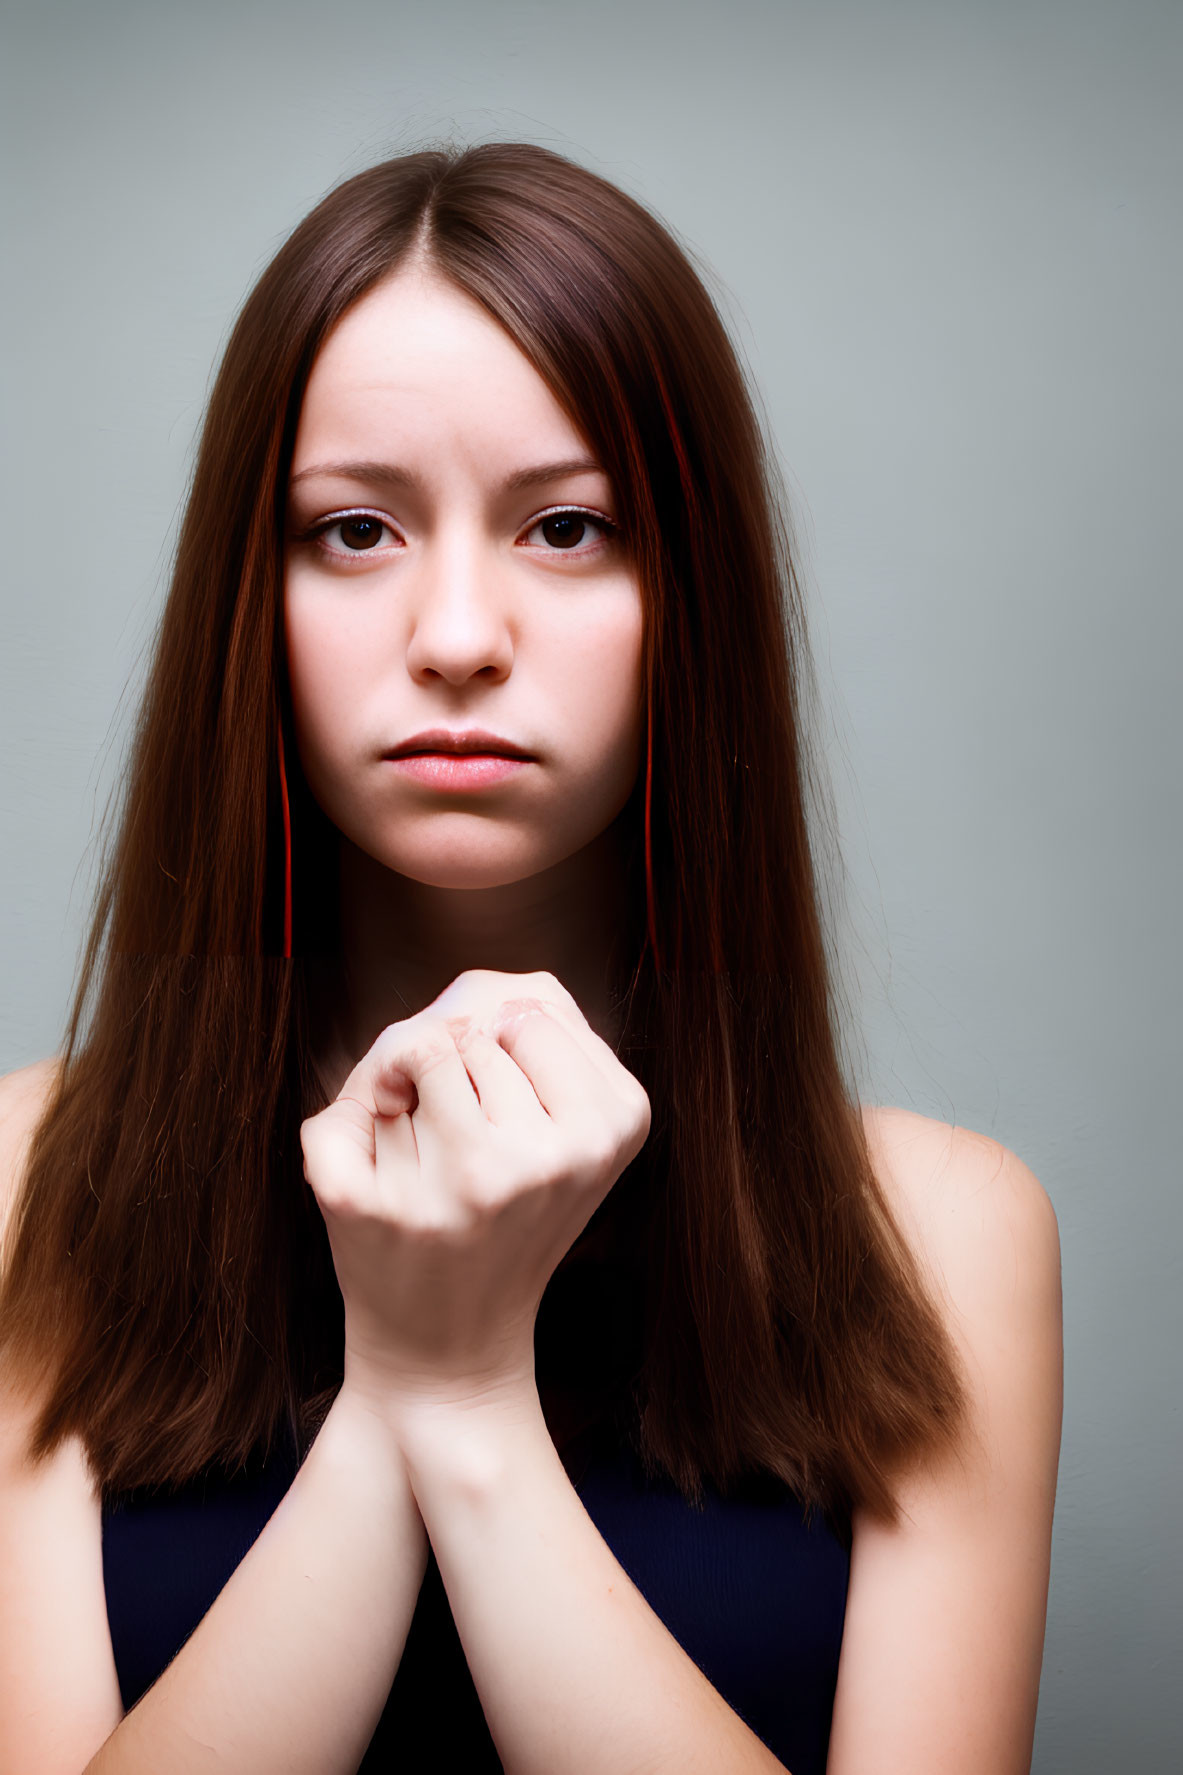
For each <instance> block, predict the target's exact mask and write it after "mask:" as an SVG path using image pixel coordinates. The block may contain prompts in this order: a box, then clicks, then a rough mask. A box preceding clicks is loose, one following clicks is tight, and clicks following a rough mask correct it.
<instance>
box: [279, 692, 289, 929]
mask: <svg viewBox="0 0 1183 1775" xmlns="http://www.w3.org/2000/svg"><path fill="white" fill-rule="evenodd" d="M277 731H278V734H279V799H280V803H281V805H282V807H283V953H284V959H285V961H288V960H290V959H291V954H292V815H291V809H290V808H289V806H288V773H287V768H286V766H285V764H284V756H283V722H282V721H281V722H280V724H279V727H278V729H277Z"/></svg>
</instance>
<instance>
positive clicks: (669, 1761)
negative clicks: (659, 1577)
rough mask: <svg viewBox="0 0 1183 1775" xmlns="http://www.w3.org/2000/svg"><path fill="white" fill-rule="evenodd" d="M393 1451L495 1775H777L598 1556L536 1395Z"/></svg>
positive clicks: (408, 1437)
mask: <svg viewBox="0 0 1183 1775" xmlns="http://www.w3.org/2000/svg"><path fill="white" fill-rule="evenodd" d="M399 1436H400V1439H401V1441H402V1444H403V1446H404V1449H405V1452H406V1456H407V1465H408V1471H409V1473H410V1477H411V1484H412V1486H413V1487H414V1490H415V1495H416V1497H417V1499H418V1502H419V1508H420V1510H421V1511H422V1513H423V1520H424V1522H425V1523H426V1525H427V1532H428V1534H429V1535H430V1537H431V1544H432V1548H433V1551H434V1553H435V1557H436V1560H437V1562H438V1564H439V1568H440V1575H441V1577H442V1578H443V1581H444V1586H445V1588H446V1590H447V1593H448V1600H449V1602H450V1604H451V1608H452V1615H453V1617H454V1619H455V1622H456V1627H457V1631H458V1632H459V1635H460V1639H461V1642H462V1644H463V1647H464V1652H465V1656H466V1658H467V1660H468V1666H469V1669H470V1671H471V1673H472V1678H473V1681H474V1683H475V1685H476V1688H477V1692H478V1694H479V1695H480V1698H481V1703H482V1705H483V1707H484V1711H485V1718H486V1719H487V1721H488V1723H489V1729H490V1731H491V1732H492V1735H493V1738H494V1741H495V1743H496V1745H497V1749H498V1752H499V1754H500V1756H501V1759H502V1762H503V1764H504V1767H505V1770H506V1775H554V1771H555V1770H556V1769H561V1770H562V1771H563V1772H564V1775H630V1772H633V1771H642V1770H643V1771H645V1775H658V1772H660V1771H665V1770H668V1771H670V1775H674V1772H675V1771H676V1772H677V1775H716V1772H717V1771H718V1770H720V1769H726V1770H728V1771H729V1775H772V1772H773V1771H780V1772H781V1775H783V1764H781V1763H780V1762H779V1761H778V1760H777V1759H776V1758H775V1757H774V1756H773V1754H772V1752H771V1751H770V1750H768V1749H767V1747H766V1746H765V1745H764V1744H763V1743H762V1742H761V1741H760V1739H758V1738H757V1737H756V1735H755V1733H754V1732H752V1731H751V1730H750V1729H749V1728H748V1726H747V1725H745V1724H744V1722H743V1720H741V1719H740V1717H739V1715H738V1714H737V1713H735V1712H734V1711H733V1709H732V1708H730V1707H729V1706H728V1704H727V1703H726V1702H725V1701H724V1700H723V1698H722V1696H721V1695H720V1694H719V1693H718V1691H717V1690H716V1689H715V1688H714V1687H713V1686H712V1685H711V1684H710V1682H708V1680H707V1678H706V1677H705V1676H704V1675H703V1674H702V1672H701V1671H700V1670H699V1668H698V1666H697V1665H696V1664H695V1663H694V1661H693V1659H691V1658H690V1657H689V1656H688V1655H687V1653H686V1652H684V1651H683V1650H682V1648H681V1646H680V1645H679V1644H678V1642H677V1640H676V1639H674V1637H673V1635H672V1634H671V1633H670V1632H669V1631H668V1629H667V1628H666V1627H665V1625H664V1623H663V1622H662V1621H661V1620H660V1619H659V1618H658V1616H657V1615H656V1614H654V1612H653V1610H652V1609H651V1608H650V1606H649V1604H648V1603H647V1602H646V1601H645V1598H644V1597H643V1596H642V1595H641V1593H640V1591H639V1590H638V1589H637V1588H636V1587H635V1585H634V1584H633V1583H632V1580H631V1579H630V1578H629V1577H628V1575H627V1573H626V1572H625V1571H624V1569H623V1568H622V1567H621V1565H620V1564H619V1563H618V1561H617V1559H616V1557H615V1555H614V1554H613V1553H612V1551H611V1549H610V1548H609V1547H608V1545H607V1543H606V1542H605V1541H604V1540H603V1538H602V1536H601V1535H600V1532H599V1530H598V1529H597V1528H596V1526H595V1524H594V1523H593V1522H592V1520H591V1518H590V1517H589V1516H588V1514H587V1512H586V1511H585V1509H584V1507H583V1505H582V1503H581V1502H580V1500H579V1496H578V1494H577V1493H576V1492H575V1490H574V1489H573V1487H572V1485H571V1482H570V1480H569V1479H568V1477H567V1474H566V1472H565V1470H564V1468H563V1464H562V1462H561V1461H560V1459H559V1456H558V1453H557V1452H556V1450H555V1447H554V1444H553V1443H552V1441H551V1439H550V1436H549V1433H548V1431H547V1428H546V1423H545V1419H544V1418H543V1415H542V1411H541V1407H540V1406H539V1405H538V1403H537V1395H534V1397H533V1399H532V1400H531V1398H530V1397H529V1396H528V1395H525V1396H523V1398H522V1400H520V1401H518V1402H516V1403H514V1404H509V1405H505V1406H502V1405H499V1406H497V1407H495V1408H489V1407H469V1406H453V1407H451V1408H449V1409H448V1410H442V1409H440V1408H433V1409H429V1410H419V1411H409V1412H408V1411H404V1412H403V1414H402V1416H401V1419H400V1422H399Z"/></svg>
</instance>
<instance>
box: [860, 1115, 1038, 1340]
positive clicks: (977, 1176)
mask: <svg viewBox="0 0 1183 1775" xmlns="http://www.w3.org/2000/svg"><path fill="white" fill-rule="evenodd" d="M862 1115H863V1125H864V1127H865V1129H866V1134H867V1147H868V1151H869V1153H870V1156H871V1162H872V1166H873V1168H874V1171H875V1174H876V1177H877V1179H878V1181H879V1185H880V1188H881V1190H882V1192H883V1195H884V1198H885V1200H886V1202H887V1205H888V1208H889V1209H890V1211H891V1215H892V1218H893V1220H894V1222H895V1224H896V1226H897V1228H898V1229H899V1232H900V1234H901V1235H902V1236H903V1238H904V1239H905V1241H906V1242H907V1243H908V1245H909V1247H910V1249H911V1251H912V1253H913V1255H914V1257H915V1258H916V1260H917V1263H918V1265H919V1267H920V1269H921V1271H922V1273H923V1274H924V1275H925V1277H926V1279H927V1280H928V1281H929V1283H930V1284H931V1285H932V1287H933V1290H934V1293H935V1297H936V1299H937V1300H938V1301H939V1302H940V1303H941V1305H942V1308H943V1311H944V1316H945V1320H946V1324H947V1326H948V1329H949V1331H950V1333H951V1335H952V1337H953V1340H954V1343H955V1344H956V1345H957V1346H958V1347H959V1348H960V1350H961V1352H962V1354H963V1356H968V1357H969V1358H970V1360H971V1363H972V1365H973V1367H974V1368H975V1370H980V1368H981V1364H982V1362H983V1361H985V1360H987V1357H986V1351H987V1350H989V1351H990V1352H992V1353H997V1350H998V1348H999V1337H1000V1331H1001V1328H1002V1327H1003V1326H1006V1327H1007V1328H1008V1330H1015V1331H1018V1330H1019V1328H1022V1332H1023V1335H1024V1337H1026V1338H1028V1339H1029V1340H1030V1343H1029V1344H1028V1346H1027V1347H1028V1349H1031V1348H1032V1347H1034V1346H1038V1347H1044V1348H1046V1349H1047V1351H1048V1354H1049V1360H1050V1359H1051V1357H1052V1356H1053V1355H1054V1351H1055V1347H1056V1346H1057V1344H1058V1338H1059V1328H1060V1320H1061V1294H1060V1239H1059V1227H1058V1223H1057V1220H1056V1214H1055V1210H1054V1208H1053V1207H1052V1203H1051V1200H1050V1198H1049V1196H1048V1194H1047V1191H1046V1190H1045V1189H1044V1187H1043V1185H1042V1184H1041V1183H1040V1181H1039V1179H1038V1178H1037V1177H1036V1176H1035V1174H1034V1172H1033V1171H1032V1170H1031V1168H1030V1166H1028V1165H1027V1164H1026V1163H1025V1162H1024V1160H1023V1159H1021V1158H1020V1157H1019V1156H1018V1154H1017V1153H1014V1152H1012V1151H1011V1150H1010V1149H1009V1148H1008V1147H1006V1146H1004V1145H1002V1143H1001V1142H1000V1141H997V1140H995V1139H993V1138H992V1137H991V1136H989V1135H986V1134H979V1133H976V1132H975V1131H974V1130H973V1129H971V1128H964V1127H960V1126H955V1125H951V1124H950V1123H948V1122H940V1121H936V1120H934V1119H933V1118H931V1117H928V1116H922V1115H917V1114H916V1113H914V1112H913V1111H911V1110H905V1109H893V1108H888V1107H877V1106H870V1105H864V1106H863V1108H862Z"/></svg>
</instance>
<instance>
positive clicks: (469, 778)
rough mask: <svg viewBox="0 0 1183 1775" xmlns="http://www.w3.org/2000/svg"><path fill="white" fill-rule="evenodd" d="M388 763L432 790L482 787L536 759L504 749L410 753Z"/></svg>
mask: <svg viewBox="0 0 1183 1775" xmlns="http://www.w3.org/2000/svg"><path fill="white" fill-rule="evenodd" d="M386 762H387V764H388V765H389V766H390V768H391V770H397V771H399V772H400V773H401V774H402V775H403V776H408V777H411V778H413V780H414V781H415V782H417V783H423V784H424V785H426V787H427V788H429V789H483V788H485V787H487V786H489V785H491V784H493V783H501V782H504V781H505V779H506V778H507V777H510V776H513V775H514V773H515V772H516V771H522V770H526V769H528V768H529V766H530V764H531V763H532V762H533V760H532V759H529V758H507V757H506V756H505V755H504V753H501V752H409V753H407V754H406V755H405V756H404V757H402V758H388V759H387V760H386Z"/></svg>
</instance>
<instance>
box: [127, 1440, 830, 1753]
mask: <svg viewBox="0 0 1183 1775" xmlns="http://www.w3.org/2000/svg"><path fill="white" fill-rule="evenodd" d="M563 1459H564V1464H565V1465H567V1471H568V1475H569V1477H571V1478H572V1480H573V1483H574V1484H575V1489H576V1491H577V1493H578V1495H579V1497H580V1499H581V1501H582V1503H583V1506H584V1508H585V1509H586V1511H587V1513H588V1515H589V1516H590V1517H591V1519H592V1521H593V1522H594V1523H595V1525H596V1527H597V1529H598V1530H599V1531H600V1534H601V1535H602V1536H603V1538H604V1540H605V1541H606V1542H607V1544H608V1546H609V1547H610V1548H611V1549H612V1552H613V1553H614V1554H615V1556H616V1558H617V1559H618V1560H619V1562H620V1564H621V1565H622V1566H623V1568H624V1570H625V1571H626V1572H627V1573H628V1575H629V1577H630V1578H631V1579H632V1580H633V1582H634V1583H635V1584H636V1586H637V1588H638V1589H639V1590H640V1592H641V1594H642V1595H643V1596H644V1597H645V1599H646V1601H647V1602H648V1603H649V1605H650V1607H651V1608H652V1609H653V1610H654V1612H655V1613H656V1614H657V1615H658V1616H659V1617H660V1619H661V1620H662V1621H663V1622H664V1624H665V1626H666V1627H667V1628H668V1629H669V1631H670V1633H672V1634H673V1636H674V1638H675V1639H676V1640H677V1641H678V1643H679V1644H680V1645H681V1646H682V1648H683V1650H684V1651H686V1652H687V1653H688V1654H689V1656H690V1657H691V1658H692V1659H693V1660H694V1662H695V1663H696V1664H697V1665H698V1667H699V1669H700V1670H701V1671H702V1672H703V1674H704V1675H705V1676H706V1677H707V1679H708V1681H709V1682H711V1683H712V1684H713V1685H714V1687H715V1688H716V1689H717V1690H718V1692H719V1693H720V1695H722V1696H723V1698H724V1700H725V1701H726V1702H727V1703H728V1705H729V1706H730V1707H732V1708H733V1709H734V1710H735V1712H736V1713H738V1714H739V1715H740V1717H741V1718H742V1719H743V1720H745V1721H746V1723H747V1724H748V1726H749V1727H750V1728H751V1729H752V1731H753V1732H755V1733H756V1735H757V1736H758V1737H759V1738H761V1739H762V1740H763V1741H764V1743H765V1744H766V1745H767V1746H768V1748H769V1750H771V1751H772V1753H773V1754H774V1756H777V1757H779V1758H780V1760H781V1761H782V1762H783V1763H784V1764H785V1766H786V1768H788V1769H789V1770H791V1771H792V1775H824V1772H825V1765H826V1753H827V1747H828V1743H829V1734H830V1716H831V1712H832V1709H833V1701H834V1688H835V1684H836V1681H837V1675H838V1655H839V1651H840V1648H841V1643H842V1626H843V1619H844V1614H845V1607H846V1589H847V1580H848V1576H849V1555H848V1552H847V1549H846V1546H845V1545H844V1544H843V1542H842V1541H841V1540H840V1539H839V1538H838V1536H837V1535H836V1534H835V1533H834V1532H833V1530H832V1529H831V1528H830V1527H829V1526H828V1525H827V1524H826V1523H825V1521H824V1520H823V1519H821V1518H820V1517H815V1518H813V1519H812V1520H811V1521H810V1522H809V1523H808V1524H807V1523H806V1521H805V1519H804V1516H803V1513H802V1509H801V1506H800V1504H799V1502H798V1501H797V1500H796V1499H795V1498H794V1497H793V1496H792V1494H791V1493H790V1492H789V1491H788V1489H787V1487H785V1486H784V1485H783V1484H781V1483H780V1482H779V1481H776V1480H773V1479H771V1478H769V1477H767V1476H761V1477H758V1478H755V1479H753V1480H752V1481H751V1482H750V1483H748V1484H746V1485H745V1486H743V1487H740V1488H738V1489H735V1490H732V1491H729V1492H728V1494H727V1496H726V1497H723V1496H721V1495H720V1494H719V1493H717V1492H715V1491H714V1490H713V1489H711V1488H709V1487H708V1488H707V1489H706V1492H705V1502H704V1507H703V1508H702V1509H701V1510H700V1509H696V1508H695V1507H694V1506H693V1505H691V1504H690V1503H688V1502H687V1501H686V1500H685V1499H684V1498H683V1497H682V1495H681V1493H680V1492H679V1491H678V1490H677V1489H676V1488H675V1487H674V1486H673V1485H672V1484H671V1483H669V1482H665V1481H660V1480H653V1479H650V1478H648V1477H647V1476H646V1474H645V1472H644V1470H643V1468H642V1467H641V1464H640V1461H639V1459H638V1457H637V1455H636V1454H635V1452H634V1451H633V1449H632V1448H631V1446H629V1444H628V1443H627V1442H621V1440H620V1439H619V1437H617V1436H611V1437H603V1436H602V1437H601V1438H600V1440H599V1442H598V1444H593V1446H592V1452H591V1453H590V1454H589V1453H588V1452H587V1450H586V1448H585V1451H584V1458H583V1460H582V1462H581V1463H577V1464H576V1466H575V1467H574V1468H572V1466H570V1465H568V1455H567V1454H566V1453H564V1454H563ZM296 1465H297V1463H296V1459H295V1456H294V1454H292V1455H285V1454H283V1453H280V1454H277V1455H273V1456H272V1457H271V1458H270V1459H268V1460H262V1459H256V1460H255V1461H254V1462H253V1463H250V1464H248V1466H247V1467H245V1468H244V1469H243V1471H242V1472H241V1473H239V1474H237V1475H235V1476H234V1477H233V1478H226V1477H223V1476H219V1475H216V1474H213V1473H209V1474H207V1475H204V1476H201V1477H199V1478H197V1479H195V1480H192V1481H190V1482H189V1483H188V1484H186V1485H185V1486H183V1487H182V1488H180V1489H178V1490H173V1491H169V1492H164V1491H148V1490H144V1491H137V1492H128V1493H124V1494H123V1495H122V1496H121V1497H114V1498H108V1499H107V1500H106V1501H105V1502H104V1506H103V1574H104V1581H105V1586H106V1598H107V1617H108V1621H109V1623H110V1628H111V1639H112V1643H113V1646H114V1652H115V1664H116V1669H117V1671H118V1675H119V1685H120V1689H121V1691H122V1695H123V1704H124V1707H125V1708H130V1707H131V1706H132V1705H133V1704H134V1703H135V1702H136V1701H137V1700H138V1699H139V1697H140V1696H141V1695H142V1694H143V1693H144V1691H145V1690H146V1689H148V1688H149V1687H150V1686H151V1684H152V1683H153V1682H155V1680H156V1678H157V1677H158V1676H159V1675H160V1674H161V1672H162V1671H163V1670H164V1668H165V1666H166V1665H167V1664H168V1663H169V1661H170V1660H171V1659H172V1657H173V1656H174V1655H175V1653H176V1652H177V1651H179V1650H180V1648H181V1646H182V1645H183V1644H184V1642H185V1640H186V1639H187V1638H188V1636H189V1634H190V1633H192V1631H193V1629H194V1628H195V1627H196V1626H197V1624H198V1622H199V1621H200V1620H201V1618H202V1616H203V1615H204V1614H205V1613H206V1611H207V1610H208V1609H209V1608H210V1606H211V1604H212V1603H213V1602H214V1600H215V1598H216V1597H217V1595H218V1592H219V1591H220V1590H221V1589H222V1586H223V1585H224V1584H225V1583H226V1581H227V1579H228V1578H229V1577H230V1574H231V1572H232V1571H233V1570H234V1568H235V1566H236V1565H237V1564H238V1563H239V1561H240V1560H241V1559H242V1558H243V1557H244V1555H245V1554H246V1553H247V1551H248V1550H249V1548H250V1546H251V1544H252V1543H253V1541H254V1540H255V1538H256V1536H257V1535H258V1534H259V1533H260V1532H261V1531H262V1529H263V1527H264V1525H265V1524H266V1522H267V1520H268V1518H269V1517H270V1515H271V1513H272V1511H273V1510H274V1509H275V1507H276V1505H277V1504H278V1503H279V1500H280V1498H281V1497H282V1496H283V1494H284V1492H285V1491H286V1490H287V1487H288V1486H289V1485H290V1483H291V1481H292V1478H293V1477H294V1474H295V1471H296ZM395 1767H397V1768H400V1769H406V1770H407V1771H408V1775H415V1772H417V1771H418V1770H420V1769H424V1770H425V1769H429V1768H432V1769H434V1768H456V1769H463V1770H464V1771H465V1775H483V1772H484V1771H501V1769H502V1764H501V1761H500V1759H499V1757H498V1755H497V1752H496V1748H495V1746H494V1743H493V1739H492V1736H491V1735H490V1733H489V1729H488V1727H487V1725H486V1723H485V1718H484V1714H483V1713H482V1711H481V1705H480V1699H479V1697H478V1695H477V1691H476V1688H475V1686H474V1684H473V1681H472V1678H471V1676H470V1674H469V1671H468V1666H467V1664H466V1663H465V1659H464V1652H463V1648H462V1646H461V1643H460V1638H459V1635H458V1634H457V1631H456V1627H455V1623H454V1621H453V1619H452V1615H451V1611H450V1609H449V1606H448V1599H447V1593H446V1591H445V1589H444V1587H443V1583H442V1581H441V1578H440V1574H439V1567H438V1566H437V1564H436V1561H435V1557H434V1555H433V1554H432V1552H431V1549H430V1547H429V1549H428V1560H427V1570H426V1574H425V1576H424V1580H423V1585H422V1588H421V1590H420V1593H419V1599H418V1603H417V1605H416V1608H415V1612H414V1616H413V1619H412V1622H411V1627H410V1632H409V1635H408V1638H407V1643H406V1647H405V1649H404V1652H403V1656H402V1661H401V1663H400V1665H399V1668H398V1670H397V1672H396V1675H395V1679H394V1685H393V1687H392V1689H391V1692H390V1696H389V1699H388V1701H387V1703H386V1707H385V1710H384V1712H383V1714H382V1717H381V1719H380V1720H379V1723H378V1726H377V1729H376V1731H375V1733H374V1737H373V1739H372V1740H371V1743H370V1747H369V1749H368V1750H367V1752H366V1755H365V1757H364V1759H363V1761H362V1764H361V1770H362V1771H363V1772H364V1775H377V1771H378V1770H387V1769H390V1768H395Z"/></svg>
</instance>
